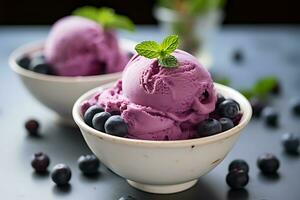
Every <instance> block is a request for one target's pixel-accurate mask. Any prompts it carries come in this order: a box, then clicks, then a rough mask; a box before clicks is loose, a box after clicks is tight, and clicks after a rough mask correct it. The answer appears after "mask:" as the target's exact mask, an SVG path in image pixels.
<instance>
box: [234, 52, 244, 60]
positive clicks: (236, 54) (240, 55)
mask: <svg viewBox="0 0 300 200" xmlns="http://www.w3.org/2000/svg"><path fill="white" fill-rule="evenodd" d="M232 58H233V60H234V61H235V62H241V61H243V59H244V55H243V52H242V50H240V49H237V50H235V51H234V52H233V55H232Z"/></svg>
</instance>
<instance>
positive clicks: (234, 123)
mask: <svg viewBox="0 0 300 200" xmlns="http://www.w3.org/2000/svg"><path fill="white" fill-rule="evenodd" d="M242 117H243V114H242V113H238V114H237V115H236V116H235V117H234V118H233V119H232V122H233V125H234V126H236V125H238V124H239V123H240V121H241V119H242Z"/></svg>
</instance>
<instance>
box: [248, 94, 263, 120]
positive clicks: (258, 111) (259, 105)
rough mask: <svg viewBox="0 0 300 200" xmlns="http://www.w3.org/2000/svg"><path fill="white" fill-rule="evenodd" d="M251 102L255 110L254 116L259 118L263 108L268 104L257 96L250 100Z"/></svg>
mask: <svg viewBox="0 0 300 200" xmlns="http://www.w3.org/2000/svg"><path fill="white" fill-rule="evenodd" d="M250 104H251V107H252V111H253V116H254V117H257V118H259V117H260V116H261V113H262V111H263V109H264V108H265V107H266V104H265V103H264V102H262V101H261V100H259V99H257V98H253V99H251V100H250Z"/></svg>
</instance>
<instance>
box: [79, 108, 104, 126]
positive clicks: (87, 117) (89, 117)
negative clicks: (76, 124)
mask: <svg viewBox="0 0 300 200" xmlns="http://www.w3.org/2000/svg"><path fill="white" fill-rule="evenodd" d="M100 112H104V109H103V108H101V107H100V106H98V105H93V106H91V107H89V108H88V109H87V110H86V111H85V113H84V116H83V119H84V122H85V123H86V124H87V125H89V126H90V127H92V126H93V117H94V115H95V114H97V113H100Z"/></svg>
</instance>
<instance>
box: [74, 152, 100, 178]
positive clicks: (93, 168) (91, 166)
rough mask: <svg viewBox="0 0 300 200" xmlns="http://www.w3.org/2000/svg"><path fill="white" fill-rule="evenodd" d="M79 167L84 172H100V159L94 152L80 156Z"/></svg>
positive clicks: (88, 173)
mask: <svg viewBox="0 0 300 200" xmlns="http://www.w3.org/2000/svg"><path fill="white" fill-rule="evenodd" d="M78 167H79V169H80V170H81V172H82V173H83V174H85V175H93V174H96V173H98V169H99V167H100V161H99V160H98V158H97V157H96V156H95V155H93V154H91V155H85V156H80V157H79V159H78Z"/></svg>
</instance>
